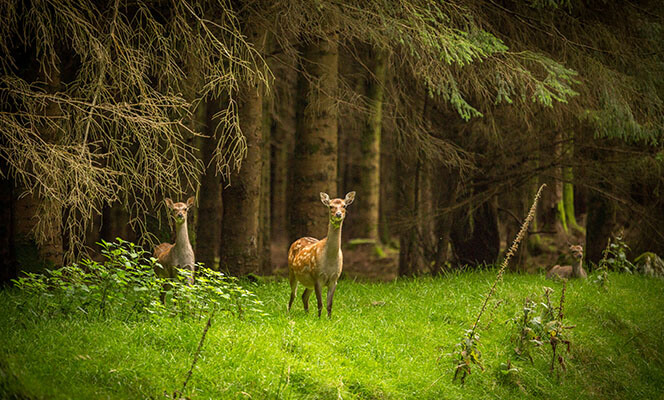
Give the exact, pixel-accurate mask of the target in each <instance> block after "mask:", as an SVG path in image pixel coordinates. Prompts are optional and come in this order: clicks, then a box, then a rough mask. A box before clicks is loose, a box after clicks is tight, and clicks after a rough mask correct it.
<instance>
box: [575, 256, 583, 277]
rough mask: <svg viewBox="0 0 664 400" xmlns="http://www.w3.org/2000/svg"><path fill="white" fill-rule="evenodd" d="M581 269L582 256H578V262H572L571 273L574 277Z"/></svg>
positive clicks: (578, 274) (578, 275) (579, 274)
mask: <svg viewBox="0 0 664 400" xmlns="http://www.w3.org/2000/svg"><path fill="white" fill-rule="evenodd" d="M582 269H583V258H580V259H579V261H578V262H576V263H574V264H572V275H574V276H575V277H580V276H581V270H582Z"/></svg>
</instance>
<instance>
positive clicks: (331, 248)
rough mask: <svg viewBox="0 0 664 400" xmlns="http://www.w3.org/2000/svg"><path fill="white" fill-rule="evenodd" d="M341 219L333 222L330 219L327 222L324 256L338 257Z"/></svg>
mask: <svg viewBox="0 0 664 400" xmlns="http://www.w3.org/2000/svg"><path fill="white" fill-rule="evenodd" d="M342 224H343V221H341V222H339V223H338V224H337V223H333V222H332V221H331V220H330V222H329V223H328V224H327V241H326V242H325V258H327V259H336V258H338V257H339V248H340V247H341V225H342Z"/></svg>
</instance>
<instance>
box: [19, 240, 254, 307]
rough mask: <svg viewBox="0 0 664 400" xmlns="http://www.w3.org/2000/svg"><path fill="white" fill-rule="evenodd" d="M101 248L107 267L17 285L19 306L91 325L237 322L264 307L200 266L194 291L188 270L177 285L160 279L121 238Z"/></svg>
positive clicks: (153, 263)
mask: <svg viewBox="0 0 664 400" xmlns="http://www.w3.org/2000/svg"><path fill="white" fill-rule="evenodd" d="M98 244H99V245H100V247H101V255H102V256H103V258H104V260H103V262H97V261H94V260H90V259H84V260H82V261H81V262H80V263H79V264H72V265H70V266H66V267H62V268H59V269H55V270H46V273H44V274H37V273H27V274H25V275H24V276H22V277H20V278H18V279H16V280H14V284H15V286H16V288H17V289H18V290H19V291H21V292H23V293H25V294H28V296H17V297H16V300H15V301H16V302H17V304H18V305H19V306H20V307H21V308H23V309H25V310H26V311H29V312H30V313H31V314H33V315H38V316H47V317H50V316H53V315H65V316H66V315H72V314H80V313H82V314H84V315H85V316H87V317H88V318H90V319H98V318H106V317H108V316H111V315H112V316H115V317H116V318H120V319H123V320H141V319H145V318H151V317H155V316H176V315H177V316H179V317H181V318H200V317H201V316H202V315H203V314H207V313H209V312H210V311H212V310H214V309H216V310H219V311H227V312H230V313H233V314H234V315H237V316H243V315H244V314H245V312H247V311H248V312H251V313H258V314H262V311H261V302H260V301H259V300H258V299H257V297H256V296H255V295H254V294H253V293H252V292H251V291H249V290H247V289H244V288H242V287H241V286H240V285H239V284H238V282H237V279H236V278H232V277H227V276H225V275H224V274H222V273H221V272H217V271H213V270H211V269H209V268H205V267H204V266H203V265H201V264H197V265H196V267H197V268H196V270H197V272H196V283H195V284H194V285H189V284H188V279H189V274H191V272H190V271H188V270H186V269H180V270H178V274H177V277H176V278H175V279H168V278H160V277H159V276H157V274H155V269H156V268H162V267H161V265H160V264H159V263H158V262H157V260H156V259H155V258H154V257H150V256H149V254H148V253H147V252H146V251H145V250H143V249H142V248H141V247H140V246H138V245H136V244H134V243H131V242H128V241H125V240H122V239H120V238H118V239H116V241H115V242H111V243H109V242H106V241H103V240H102V241H101V242H100V243H98ZM162 298H163V301H162Z"/></svg>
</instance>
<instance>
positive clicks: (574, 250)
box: [569, 244, 583, 258]
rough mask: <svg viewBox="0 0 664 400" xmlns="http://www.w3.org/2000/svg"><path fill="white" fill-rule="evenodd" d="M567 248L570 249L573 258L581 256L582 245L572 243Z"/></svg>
mask: <svg viewBox="0 0 664 400" xmlns="http://www.w3.org/2000/svg"><path fill="white" fill-rule="evenodd" d="M569 249H570V250H572V254H573V255H574V258H583V246H581V245H580V244H579V245H576V246H575V245H572V246H569Z"/></svg>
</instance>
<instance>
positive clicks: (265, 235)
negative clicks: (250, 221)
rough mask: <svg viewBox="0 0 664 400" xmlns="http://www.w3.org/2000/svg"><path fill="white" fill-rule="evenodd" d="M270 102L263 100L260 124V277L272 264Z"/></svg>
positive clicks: (270, 269)
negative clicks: (261, 151) (261, 166)
mask: <svg viewBox="0 0 664 400" xmlns="http://www.w3.org/2000/svg"><path fill="white" fill-rule="evenodd" d="M270 108H271V100H270V99H268V98H264V99H263V123H262V132H261V133H262V140H263V154H262V155H261V158H262V160H263V162H262V164H263V168H262V170H261V197H260V205H259V209H260V210H259V211H260V227H259V238H260V242H259V246H258V250H259V252H260V253H261V254H260V258H261V268H260V272H261V274H262V275H269V274H271V273H272V263H271V260H270V231H271V227H270V219H271V218H270V192H271V188H270V175H271V174H270V165H271V162H270V146H269V143H270V139H271V136H272V118H271V117H270Z"/></svg>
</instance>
